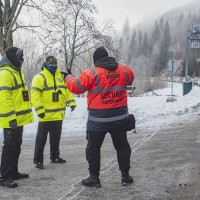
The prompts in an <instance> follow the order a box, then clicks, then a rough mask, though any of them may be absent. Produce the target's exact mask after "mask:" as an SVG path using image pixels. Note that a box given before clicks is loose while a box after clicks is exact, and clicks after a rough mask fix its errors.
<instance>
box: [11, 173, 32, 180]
mask: <svg viewBox="0 0 200 200" xmlns="http://www.w3.org/2000/svg"><path fill="white" fill-rule="evenodd" d="M11 178H12V180H19V179H22V178H29V175H28V174H22V173H19V172H18V173H17V174H15V175H13V176H11Z"/></svg>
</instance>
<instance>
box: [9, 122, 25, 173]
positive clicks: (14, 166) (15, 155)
mask: <svg viewBox="0 0 200 200" xmlns="http://www.w3.org/2000/svg"><path fill="white" fill-rule="evenodd" d="M15 130H16V134H15V136H16V139H15V142H16V143H15V145H16V148H15V152H13V164H12V169H11V170H12V172H11V175H12V176H13V175H16V174H18V160H19V155H20V153H21V144H22V135H23V126H20V127H18V128H16V129H15Z"/></svg>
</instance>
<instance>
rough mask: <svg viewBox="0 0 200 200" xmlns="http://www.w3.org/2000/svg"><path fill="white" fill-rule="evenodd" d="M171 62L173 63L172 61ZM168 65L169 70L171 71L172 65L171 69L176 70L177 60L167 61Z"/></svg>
mask: <svg viewBox="0 0 200 200" xmlns="http://www.w3.org/2000/svg"><path fill="white" fill-rule="evenodd" d="M172 62H173V63H172ZM168 67H169V71H170V72H171V71H172V67H173V71H176V69H177V60H175V59H172V60H169V61H168Z"/></svg>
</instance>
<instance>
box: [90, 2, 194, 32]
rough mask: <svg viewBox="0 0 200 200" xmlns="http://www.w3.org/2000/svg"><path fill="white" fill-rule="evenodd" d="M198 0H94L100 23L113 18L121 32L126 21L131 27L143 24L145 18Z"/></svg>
mask: <svg viewBox="0 0 200 200" xmlns="http://www.w3.org/2000/svg"><path fill="white" fill-rule="evenodd" d="M196 1H197V0H93V2H94V4H95V5H96V6H97V9H98V11H99V14H98V20H99V23H101V22H102V20H103V19H107V18H111V19H112V20H113V21H114V22H115V28H116V29H117V30H121V29H122V26H123V25H124V22H125V19H126V18H128V19H129V22H130V25H131V26H132V25H134V24H136V23H138V22H141V21H142V20H143V18H146V17H147V16H148V17H151V16H154V15H157V14H162V13H164V12H166V11H168V10H171V9H173V8H176V7H180V6H184V5H186V4H189V3H191V2H196Z"/></svg>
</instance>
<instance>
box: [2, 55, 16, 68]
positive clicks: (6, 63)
mask: <svg viewBox="0 0 200 200" xmlns="http://www.w3.org/2000/svg"><path fill="white" fill-rule="evenodd" d="M0 66H1V67H4V66H10V67H12V68H15V67H14V65H13V64H12V63H11V62H10V60H9V59H8V58H7V56H6V55H4V56H3V57H2V59H1V61H0Z"/></svg>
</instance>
